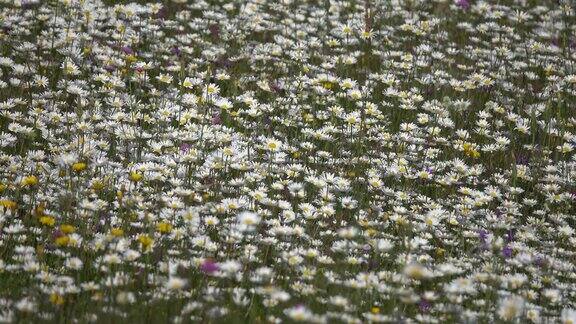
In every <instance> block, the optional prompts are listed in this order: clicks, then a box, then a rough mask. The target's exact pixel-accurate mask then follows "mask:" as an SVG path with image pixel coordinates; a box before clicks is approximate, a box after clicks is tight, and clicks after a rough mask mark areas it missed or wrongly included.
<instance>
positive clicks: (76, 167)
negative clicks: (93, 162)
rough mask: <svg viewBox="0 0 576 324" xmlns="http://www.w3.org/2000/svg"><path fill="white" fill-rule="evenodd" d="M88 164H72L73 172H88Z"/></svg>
mask: <svg viewBox="0 0 576 324" xmlns="http://www.w3.org/2000/svg"><path fill="white" fill-rule="evenodd" d="M86 167H87V165H86V163H84V162H76V163H74V164H72V170H74V171H76V172H82V171H84V170H86Z"/></svg>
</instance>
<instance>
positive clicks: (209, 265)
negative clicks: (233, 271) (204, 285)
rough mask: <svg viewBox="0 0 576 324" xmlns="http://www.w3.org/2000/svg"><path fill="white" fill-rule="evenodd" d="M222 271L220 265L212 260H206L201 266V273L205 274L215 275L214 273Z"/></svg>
mask: <svg viewBox="0 0 576 324" xmlns="http://www.w3.org/2000/svg"><path fill="white" fill-rule="evenodd" d="M218 269H220V268H219V267H218V264H217V263H216V262H214V261H212V260H210V259H208V260H205V261H204V262H203V263H202V265H200V271H202V272H204V273H205V274H213V273H214V272H216V271H218Z"/></svg>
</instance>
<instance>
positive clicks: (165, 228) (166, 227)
mask: <svg viewBox="0 0 576 324" xmlns="http://www.w3.org/2000/svg"><path fill="white" fill-rule="evenodd" d="M156 230H157V231H158V232H160V233H162V234H167V233H170V232H171V231H172V225H171V224H170V223H167V222H160V223H158V224H156Z"/></svg>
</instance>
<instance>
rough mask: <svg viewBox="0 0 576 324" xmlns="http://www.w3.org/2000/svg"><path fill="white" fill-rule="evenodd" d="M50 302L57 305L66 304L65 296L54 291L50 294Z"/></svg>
mask: <svg viewBox="0 0 576 324" xmlns="http://www.w3.org/2000/svg"><path fill="white" fill-rule="evenodd" d="M50 302H51V303H52V304H54V305H56V306H60V305H62V304H64V297H62V296H60V295H58V294H57V293H52V294H51V295H50Z"/></svg>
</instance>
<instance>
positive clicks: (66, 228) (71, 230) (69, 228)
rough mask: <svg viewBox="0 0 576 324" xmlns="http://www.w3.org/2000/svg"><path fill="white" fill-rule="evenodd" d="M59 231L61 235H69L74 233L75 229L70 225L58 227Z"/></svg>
mask: <svg viewBox="0 0 576 324" xmlns="http://www.w3.org/2000/svg"><path fill="white" fill-rule="evenodd" d="M60 230H61V231H62V233H64V234H71V233H74V231H75V230H76V228H75V227H74V226H72V225H68V224H64V225H61V226H60Z"/></svg>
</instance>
